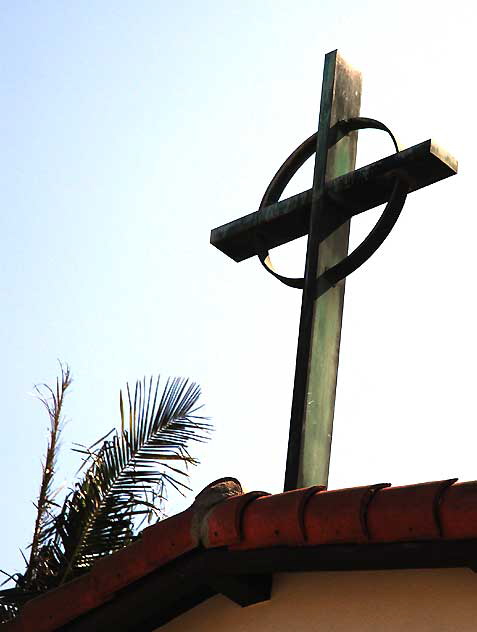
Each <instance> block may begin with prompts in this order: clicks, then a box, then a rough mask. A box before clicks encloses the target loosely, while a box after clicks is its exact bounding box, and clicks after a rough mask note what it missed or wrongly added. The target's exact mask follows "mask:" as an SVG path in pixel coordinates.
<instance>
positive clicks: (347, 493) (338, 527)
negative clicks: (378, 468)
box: [305, 483, 389, 545]
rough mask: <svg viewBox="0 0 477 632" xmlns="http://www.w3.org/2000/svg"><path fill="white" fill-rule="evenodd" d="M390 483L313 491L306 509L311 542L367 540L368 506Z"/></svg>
mask: <svg viewBox="0 0 477 632" xmlns="http://www.w3.org/2000/svg"><path fill="white" fill-rule="evenodd" d="M387 486H389V483H382V484H379V485H368V486H366V487H353V488H351V489H336V490H333V491H329V492H322V493H319V494H314V495H313V496H312V498H311V499H310V502H309V503H308V504H307V507H306V512H305V531H306V535H307V542H308V544H310V545H318V544H336V543H338V542H356V543H358V542H366V541H367V540H368V527H367V509H368V505H369V503H370V501H371V498H372V497H373V495H374V494H375V493H376V491H377V490H378V489H381V488H383V487H387Z"/></svg>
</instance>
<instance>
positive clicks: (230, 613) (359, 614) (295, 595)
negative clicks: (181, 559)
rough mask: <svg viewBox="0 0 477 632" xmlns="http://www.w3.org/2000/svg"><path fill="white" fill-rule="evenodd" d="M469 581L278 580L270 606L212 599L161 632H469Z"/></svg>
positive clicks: (412, 576) (390, 574)
mask: <svg viewBox="0 0 477 632" xmlns="http://www.w3.org/2000/svg"><path fill="white" fill-rule="evenodd" d="M476 629H477V574H475V573H474V572H472V571H471V570H468V569H437V570H428V569H419V570H402V571H401V570H394V571H352V572H348V571H346V572H345V571H342V572H319V573H318V572H313V573H283V574H277V575H275V577H274V582H273V592H272V599H271V600H270V601H268V602H264V603H261V604H256V605H255V606H249V607H248V608H241V607H240V606H237V605H236V604H234V603H232V602H231V601H229V600H228V599H226V598H225V597H223V596H221V595H217V596H215V597H213V598H212V599H209V600H208V601H206V602H204V603H203V604H200V605H199V606H197V607H196V608H194V609H192V610H190V611H189V612H186V613H184V614H183V615H181V616H180V617H177V618H176V619H174V620H173V621H171V622H169V623H167V624H166V625H164V626H163V627H161V628H160V630H161V632H186V631H187V632H189V631H191V630H193V631H194V632H210V631H211V630H217V631H222V630H227V632H245V631H247V632H280V631H281V630H283V631H284V632H285V631H286V632H289V631H290V630H293V632H300V631H302V630H303V631H305V630H306V631H309V630H313V631H315V630H316V631H322V632H354V631H359V632H368V631H369V632H370V631H371V630H372V631H374V632H376V631H379V632H381V631H383V632H384V631H385V632H398V631H399V632H402V631H403V630H416V632H417V631H419V632H430V631H432V632H437V631H439V632H454V631H455V632H457V631H458V632H467V631H469V632H470V631H472V632H475V630H476Z"/></svg>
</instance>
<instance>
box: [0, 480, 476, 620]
mask: <svg viewBox="0 0 477 632" xmlns="http://www.w3.org/2000/svg"><path fill="white" fill-rule="evenodd" d="M455 480H456V479H450V480H446V481H438V482H433V483H423V484H419V485H406V486H403V487H387V486H386V485H371V486H367V487H355V488H351V489H342V490H334V491H324V490H323V488H321V487H309V488H306V489H299V490H295V491H291V492H286V493H283V494H274V495H272V496H270V495H266V494H265V492H250V493H249V494H240V493H238V492H237V495H235V496H232V497H230V498H227V499H225V500H222V501H221V502H218V504H215V505H214V506H212V507H211V509H210V510H207V511H205V510H204V507H202V508H201V509H200V511H199V509H198V505H195V506H194V505H193V506H192V507H191V508H189V509H188V510H186V511H184V512H182V513H180V514H177V515H176V516H173V517H171V518H168V519H167V520H163V521H162V522H159V523H157V524H156V525H153V526H151V527H148V528H147V529H145V530H144V531H143V532H142V534H141V538H140V540H138V541H137V542H135V543H133V544H132V545H130V546H129V547H127V548H125V549H123V550H121V551H119V552H118V553H115V554H113V555H111V556H109V557H108V558H105V559H104V560H101V561H100V562H98V563H97V564H96V565H95V567H94V568H93V570H92V571H91V572H89V573H87V574H85V575H83V576H82V577H80V578H78V579H76V580H74V581H71V582H69V583H67V584H65V585H64V586H61V587H60V588H57V589H55V590H52V591H50V592H48V593H45V594H44V595H41V596H40V597H37V598H35V599H32V600H31V601H29V602H28V603H27V604H26V605H25V606H24V607H23V609H22V610H21V613H20V615H19V617H17V619H16V621H14V622H12V623H10V624H6V625H4V628H3V629H4V630H5V632H52V631H53V630H55V629H57V628H58V627H60V626H62V625H64V624H66V623H68V622H69V621H72V620H74V619H75V618H77V617H78V616H79V615H82V614H85V613H86V612H88V611H89V610H92V609H94V608H96V607H98V606H99V605H101V604H103V603H105V602H106V601H107V600H108V599H110V598H111V597H112V596H113V594H114V593H115V592H116V591H117V590H119V589H120V588H123V587H125V586H127V585H128V584H131V583H133V582H135V581H136V580H138V579H140V578H142V577H143V576H144V575H147V574H148V573H150V572H151V571H153V570H154V569H157V568H160V567H162V566H164V565H166V564H167V563H168V562H171V561H173V560H175V559H176V558H178V557H180V556H181V555H183V554H185V553H188V552H190V551H193V550H195V549H197V548H200V547H202V546H204V547H206V548H212V547H227V548H228V549H230V550H247V549H257V548H268V547H274V546H285V547H286V546H289V547H296V546H320V545H327V544H338V543H347V544H351V545H352V544H360V543H363V542H368V543H371V545H372V543H373V542H376V543H379V542H387V543H391V542H399V541H409V540H414V541H419V540H436V539H442V538H443V539H448V540H457V539H465V538H467V539H469V538H473V539H475V540H477V482H469V483H461V484H458V485H454V483H455ZM222 486H223V485H222ZM234 489H235V488H234ZM226 491H227V490H226ZM232 492H233V493H236V492H235V491H233V490H232ZM232 492H230V490H229V491H227V495H230V493H232ZM219 500H220V499H219ZM214 502H215V500H214ZM201 512H202V513H201ZM198 520H199V522H201V524H200V525H199V526H200V528H197V521H198ZM201 534H202V535H201Z"/></svg>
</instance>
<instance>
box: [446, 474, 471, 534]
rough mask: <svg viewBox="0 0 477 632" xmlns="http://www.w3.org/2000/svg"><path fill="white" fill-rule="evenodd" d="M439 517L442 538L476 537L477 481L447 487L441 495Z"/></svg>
mask: <svg viewBox="0 0 477 632" xmlns="http://www.w3.org/2000/svg"><path fill="white" fill-rule="evenodd" d="M439 515H440V521H441V527H442V535H443V537H444V538H449V539H458V538H475V537H476V535H477V481H469V482H467V483H459V484H457V485H452V486H450V487H448V488H447V489H446V490H445V491H444V493H443V494H442V498H441V502H440V507H439Z"/></svg>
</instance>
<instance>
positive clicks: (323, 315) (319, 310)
mask: <svg viewBox="0 0 477 632" xmlns="http://www.w3.org/2000/svg"><path fill="white" fill-rule="evenodd" d="M360 102H361V74H360V73H359V72H357V71H356V70H354V69H353V68H352V67H351V66H349V65H348V64H347V63H346V62H345V61H344V60H343V58H342V57H341V56H340V55H339V54H338V52H337V51H333V52H331V53H328V54H327V55H326V57H325V66H324V71H323V87H322V93H321V104H320V118H319V127H318V129H319V134H318V139H317V150H316V159H315V171H314V178H313V189H312V202H311V212H310V229H309V235H308V245H307V254H306V264H305V285H304V290H303V296H302V305H301V316H300V329H299V336H298V347H297V358H296V369H295V381H294V387H293V400H292V411H291V422H290V434H289V442H288V454H287V466H286V472H285V486H284V489H285V491H287V490H290V489H297V488H300V487H306V486H309V485H316V484H320V485H327V483H328V470H329V462H330V449H331V439H332V431H333V415H334V407H335V395H336V380H337V373H338V358H339V347H340V338H341V321H342V314H343V300H344V281H342V282H340V283H339V284H338V285H337V286H336V287H334V288H331V289H330V290H329V291H327V292H326V293H325V294H323V295H322V296H321V297H320V298H319V300H316V299H315V286H316V278H317V276H318V275H319V274H320V273H321V272H323V271H324V270H326V269H327V268H330V267H331V266H332V265H334V264H335V263H337V262H338V261H340V260H342V259H343V258H344V257H345V256H346V255H347V252H348V241H349V228H350V221H349V220H348V221H347V222H345V223H344V224H342V225H341V226H340V227H339V228H338V229H337V230H336V231H334V232H333V233H332V234H331V235H330V236H329V237H328V238H327V239H325V240H324V241H322V242H321V243H320V238H319V234H320V221H321V220H322V218H323V215H324V206H325V204H326V200H325V197H324V196H323V191H324V187H325V183H326V182H327V181H329V180H332V179H334V178H336V177H338V176H341V175H344V174H345V173H347V172H349V171H352V170H353V169H354V166H355V160H356V146H357V133H356V132H353V133H352V134H348V135H346V136H345V137H344V138H342V139H341V140H340V141H339V142H338V143H336V144H335V145H333V146H332V147H331V148H329V141H328V138H329V129H330V127H331V126H332V125H334V124H335V123H336V122H337V121H339V120H342V119H348V118H351V117H356V116H359V108H360Z"/></svg>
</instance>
